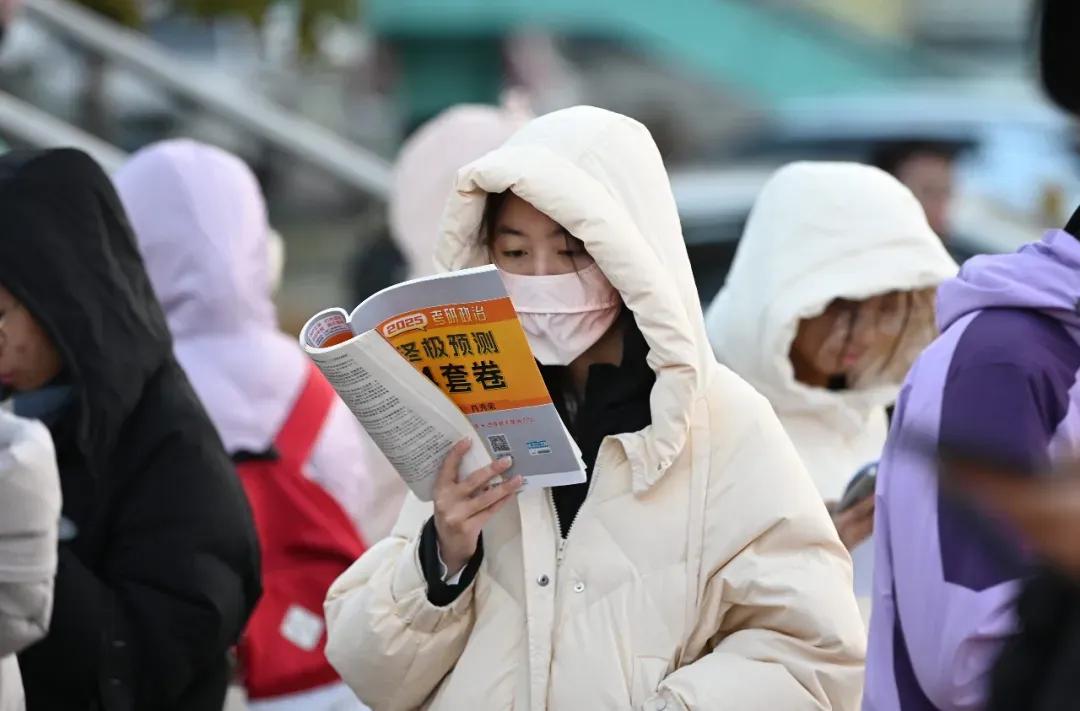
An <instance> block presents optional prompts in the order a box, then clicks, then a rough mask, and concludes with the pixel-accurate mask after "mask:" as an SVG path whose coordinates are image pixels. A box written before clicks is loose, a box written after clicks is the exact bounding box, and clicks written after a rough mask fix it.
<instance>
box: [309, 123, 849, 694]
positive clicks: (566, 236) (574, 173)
mask: <svg viewBox="0 0 1080 711" xmlns="http://www.w3.org/2000/svg"><path fill="white" fill-rule="evenodd" d="M437 259H438V261H439V262H440V263H441V265H442V266H443V267H444V268H446V269H460V268H464V267H468V266H476V265H480V264H485V263H489V262H494V263H495V264H496V266H498V267H499V269H500V270H501V272H502V275H503V278H504V281H505V283H506V285H507V289H508V291H509V292H510V296H511V299H512V300H513V302H514V305H515V308H516V309H517V310H518V312H519V316H520V318H521V321H522V325H523V326H524V328H525V330H526V332H527V334H528V336H529V341H530V345H531V346H532V350H533V354H534V356H535V357H536V359H537V360H538V361H539V362H540V363H541V366H542V369H543V371H544V376H545V380H546V382H547V384H548V387H549V390H550V392H551V395H552V397H553V399H554V401H555V403H556V406H557V407H558V409H559V412H560V414H561V415H562V417H563V420H564V422H565V424H566V426H567V428H568V430H569V431H570V432H571V434H572V435H573V436H574V439H575V441H576V442H577V444H578V446H579V447H580V449H581V452H582V458H583V460H584V462H585V464H586V467H587V473H588V481H587V482H586V483H585V484H580V485H572V486H566V487H559V488H556V489H550V490H543V489H530V490H526V491H523V492H521V493H520V494H518V495H515V493H516V492H518V491H519V489H520V481H519V479H518V478H515V477H514V476H513V474H514V471H513V464H512V463H510V462H509V461H508V460H500V461H499V462H497V463H494V464H492V465H490V466H487V467H484V468H482V469H480V470H478V471H475V472H462V471H459V464H460V461H461V457H462V454H463V453H464V446H459V447H458V448H457V449H456V450H455V451H454V452H453V453H452V454H451V455H450V456H449V457H448V458H447V460H446V461H445V463H444V465H443V469H442V472H441V473H440V476H439V481H438V483H437V485H436V489H435V495H434V504H433V505H432V504H423V503H421V502H419V501H418V500H417V499H415V497H413V496H410V497H409V498H408V499H407V501H406V504H405V507H404V509H403V511H402V514H401V517H400V519H399V520H398V523H397V526H396V527H395V530H394V533H393V534H392V535H391V536H390V537H389V538H388V539H386V540H384V541H382V542H380V543H379V544H377V545H375V546H374V547H372V548H371V549H370V550H369V551H368V552H367V553H366V554H365V555H364V556H363V557H362V558H361V559H360V560H359V561H358V562H357V563H356V564H355V565H354V566H353V567H352V568H350V570H349V571H347V572H346V573H345V574H344V575H343V576H342V577H341V578H340V579H339V580H338V581H337V582H336V583H335V584H334V586H333V587H332V588H331V590H330V593H329V597H328V600H327V606H326V611H327V619H328V633H329V641H328V644H327V656H328V658H329V659H330V660H331V662H332V663H333V664H334V665H335V667H336V668H337V669H338V671H339V672H340V673H341V675H342V677H343V678H344V679H345V680H346V682H347V683H348V684H349V685H350V686H351V687H352V688H353V689H354V690H355V691H356V692H357V694H358V695H359V696H360V697H361V699H362V700H364V701H365V702H366V703H367V704H368V705H369V706H371V707H372V708H373V709H376V710H377V711H380V710H382V709H413V708H421V707H422V708H428V709H433V710H436V711H437V710H442V709H447V710H450V709H467V708H468V709H507V708H518V709H525V708H528V709H534V710H537V711H538V710H539V709H546V708H552V709H606V708H613V709H614V708H619V709H625V708H634V709H711V708H720V707H730V708H777V709H785V710H786V709H854V708H856V705H857V703H858V698H859V694H860V689H861V677H862V658H863V642H862V637H863V630H862V625H861V623H860V621H859V615H858V611H857V608H856V605H855V600H854V596H853V595H852V593H851V587H850V586H851V570H850V562H849V560H848V557H847V554H846V552H845V550H844V548H843V546H842V544H841V543H840V541H839V539H838V537H837V535H836V531H835V529H834V527H833V526H832V523H831V522H830V520H829V517H828V514H827V513H826V512H825V509H824V507H823V506H822V505H821V502H820V497H818V495H817V493H816V491H815V490H814V486H813V483H812V482H811V481H810V479H809V477H808V476H807V474H806V472H805V471H804V469H803V468H802V465H801V464H800V462H799V459H798V456H797V454H796V453H795V450H794V448H793V447H792V445H791V443H790V442H789V441H788V439H787V437H786V435H785V434H784V433H783V430H782V428H781V426H780V424H779V423H778V422H777V420H776V418H775V416H774V415H773V414H772V411H771V409H770V408H769V405H768V403H767V402H766V401H765V400H764V399H763V398H761V397H760V396H759V395H757V394H756V393H754V391H753V390H752V389H751V388H750V387H749V386H747V385H746V384H745V383H743V382H742V381H741V380H739V379H738V378H737V377H736V376H734V375H733V374H732V373H731V372H730V371H728V370H726V369H724V368H722V367H720V366H719V365H717V364H716V362H715V360H714V358H713V356H712V353H711V350H710V347H709V344H708V341H707V338H706V336H705V329H704V324H703V321H702V315H701V309H700V306H699V303H698V299H697V292H696V289H695V287H694V280H693V276H692V274H691V271H690V265H689V261H688V259H687V255H686V249H685V247H684V245H683V241H682V235H681V231H680V227H679V221H678V216H677V214H676V210H675V204H674V200H673V198H672V196H671V190H670V187H669V185H668V178H667V175H666V173H665V171H664V167H663V164H662V161H661V159H660V155H659V153H658V151H657V149H656V146H655V144H654V143H653V141H652V139H651V137H650V136H649V134H648V132H647V131H646V129H645V128H644V127H643V126H641V125H640V124H638V123H637V122H635V121H633V120H631V119H629V118H627V117H624V116H620V115H618V114H613V113H610V112H607V111H602V110H600V109H595V108H590V107H577V108H574V109H567V110H564V111H558V112H555V113H553V114H549V115H547V116H544V117H541V118H538V119H536V120H534V121H532V122H531V123H530V124H528V125H527V126H526V127H525V128H523V129H522V130H521V131H520V132H519V133H518V134H516V135H515V137H514V138H512V139H511V140H510V141H509V142H508V143H507V144H506V145H505V146H503V147H502V148H499V149H497V150H496V151H494V152H492V153H490V154H488V155H487V156H485V157H484V158H482V159H480V160H478V161H476V162H474V163H473V164H471V165H469V166H468V167H466V168H465V169H463V170H462V171H461V172H460V173H459V176H458V184H457V193H456V194H455V196H454V197H452V198H451V201H450V203H449V205H448V208H447V212H446V214H445V217H444V222H443V235H442V241H441V244H440V247H439V251H438V254H437ZM459 479H460V480H459Z"/></svg>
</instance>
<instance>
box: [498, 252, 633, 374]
mask: <svg viewBox="0 0 1080 711" xmlns="http://www.w3.org/2000/svg"><path fill="white" fill-rule="evenodd" d="M499 275H500V276H501V277H502V280H503V283H504V284H505V285H506V290H507V292H509V294H510V300H511V301H512V302H514V308H515V309H516V310H517V312H518V317H519V318H520V319H521V325H522V327H523V328H524V329H525V335H527V336H528V337H529V346H530V347H531V348H532V351H533V355H534V356H536V359H537V360H538V361H540V362H541V363H543V364H544V365H569V364H570V363H571V362H572V361H573V360H574V359H575V358H577V357H578V356H579V355H581V354H582V353H584V352H585V351H587V350H588V349H589V347H590V346H591V345H593V344H594V343H596V342H597V341H599V340H600V337H601V336H603V335H604V334H605V333H607V330H608V329H609V328H611V325H612V324H613V323H615V319H617V318H618V317H619V311H620V310H621V309H622V299H621V298H620V297H619V292H618V290H617V289H616V288H615V287H613V286H612V285H611V282H609V281H608V280H607V277H605V276H604V274H603V272H601V271H600V267H598V266H596V265H595V264H592V265H590V266H588V267H586V268H585V269H582V270H581V271H578V272H570V273H568V274H552V275H546V276H526V275H524V274H511V273H509V272H506V271H503V270H501V269H500V270H499Z"/></svg>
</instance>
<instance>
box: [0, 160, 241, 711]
mask: <svg viewBox="0 0 1080 711" xmlns="http://www.w3.org/2000/svg"><path fill="white" fill-rule="evenodd" d="M0 224H3V225H4V230H3V236H2V237H0V284H2V285H3V286H5V287H6V288H7V289H8V290H10V291H11V292H12V294H14V296H15V297H16V298H18V299H19V300H20V301H21V302H22V304H23V305H24V306H25V307H26V308H27V309H28V310H29V312H30V314H31V315H32V316H33V317H34V318H35V320H36V321H37V322H38V323H39V324H40V325H41V326H42V327H43V328H44V329H45V331H46V333H48V335H49V336H50V337H51V338H52V340H53V342H54V343H55V344H56V345H57V347H58V349H59V351H60V354H61V356H62V358H63V362H64V373H63V375H62V376H61V377H62V378H63V379H64V380H65V381H66V382H68V383H70V384H71V385H72V386H73V389H74V397H73V398H72V400H71V402H70V403H69V405H68V406H67V407H66V409H65V410H64V412H63V413H62V414H61V415H60V417H59V419H58V420H57V421H56V422H55V423H54V424H52V425H51V430H52V433H53V438H54V440H55V443H56V449H57V458H58V461H59V465H60V477H61V486H62V489H63V496H64V505H63V514H64V518H65V519H67V522H65V524H64V525H62V526H61V530H62V532H63V531H65V530H66V531H67V533H68V540H65V541H62V542H61V543H60V558H59V568H58V571H57V576H56V592H55V601H54V609H53V616H52V623H51V626H50V630H49V634H48V636H47V637H46V638H45V640H44V641H42V642H41V643H39V644H37V645H35V646H33V647H31V648H30V649H28V650H27V651H26V652H24V653H23V654H22V655H20V657H19V662H20V666H21V668H22V674H23V681H24V685H25V687H26V696H27V703H28V708H29V709H30V711H35V710H37V709H41V710H43V711H45V710H47V711H64V710H65V709H79V710H84V709H108V710H109V711H114V710H115V711H122V710H123V711H126V710H128V709H140V710H141V709H161V710H162V711H167V710H170V709H185V710H188V709H190V710H195V711H197V710H201V709H206V710H207V711H210V710H211V709H213V711H220V709H221V706H222V701H223V698H224V694H225V685H226V682H227V680H228V674H229V671H228V664H227V657H226V654H227V649H228V647H229V646H230V645H232V644H233V643H234V642H235V641H236V640H237V638H238V636H239V634H240V632H241V630H242V628H243V626H244V624H245V622H246V621H247V618H248V615H249V614H250V612H251V610H252V608H253V607H254V605H255V602H256V600H257V598H258V596H259V563H258V544H257V542H256V537H255V530H254V526H253V523H252V519H251V512H250V510H249V508H248V505H247V502H246V499H245V498H244V495H243V491H242V490H241V488H240V485H239V483H238V481H237V478H236V476H235V474H234V470H233V467H232V464H231V462H230V461H229V458H228V457H227V456H226V454H225V452H224V450H223V448H222V445H221V442H220V441H219V439H218V437H217V434H216V432H215V430H214V428H213V426H212V425H211V423H210V421H209V419H208V418H207V416H206V413H205V412H204V411H203V408H202V406H201V405H200V404H199V402H198V400H197V399H196V397H195V394H194V391H193V390H192V389H191V386H190V385H189V384H188V382H187V379H186V378H185V376H184V375H183V373H182V371H181V369H180V367H179V366H178V365H177V363H176V361H175V359H174V358H173V355H172V346H171V342H170V338H169V334H168V329H167V326H166V323H165V318H164V316H163V314H162V312H161V309H160V307H159V306H158V303H157V301H156V299H155V298H154V295H153V292H152V290H151V287H150V282H149V280H148V279H147V276H146V273H145V271H144V269H143V265H142V261H141V259H140V257H139V254H138V251H137V249H136V247H135V241H134V238H133V236H132V233H131V229H130V227H129V226H128V222H127V218H126V216H125V214H124V211H123V208H122V207H121V205H120V202H119V200H118V198H117V196H116V193H115V192H114V190H113V187H112V184H111V183H110V182H109V179H108V178H107V177H106V176H105V174H104V173H103V172H102V171H101V168H99V167H98V165H97V164H96V163H94V162H93V161H92V160H90V159H89V158H88V157H87V156H86V155H84V154H82V153H80V152H78V151H74V150H56V151H44V152H12V153H8V154H7V155H5V156H3V157H2V158H0ZM62 537H63V533H62Z"/></svg>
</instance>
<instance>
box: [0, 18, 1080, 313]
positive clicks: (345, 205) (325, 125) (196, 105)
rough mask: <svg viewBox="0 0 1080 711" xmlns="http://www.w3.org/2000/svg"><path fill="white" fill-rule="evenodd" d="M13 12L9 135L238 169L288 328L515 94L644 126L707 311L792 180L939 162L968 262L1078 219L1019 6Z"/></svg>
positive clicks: (1058, 117)
mask: <svg viewBox="0 0 1080 711" xmlns="http://www.w3.org/2000/svg"><path fill="white" fill-rule="evenodd" d="M16 1H17V2H20V3H21V7H18V8H16V9H15V10H14V12H13V14H12V19H10V20H9V21H8V22H7V27H6V31H5V34H4V41H3V47H2V51H0V137H2V139H3V140H4V141H5V142H6V143H7V144H8V145H10V146H29V145H58V144H65V143H66V144H70V143H75V144H77V145H82V146H84V147H86V148H88V149H89V150H90V151H91V152H93V153H94V154H95V155H96V156H98V158H99V159H100V160H101V161H102V162H104V163H105V164H106V165H107V167H114V166H115V165H116V163H118V162H119V161H122V160H123V157H124V156H125V155H126V154H127V153H128V152H130V151H132V150H134V149H136V148H138V147H140V146H141V145H144V144H146V143H148V142H150V141H153V140H157V139H161V138H165V137H170V136H177V135H186V136H192V137H195V138H199V139H202V140H205V141H209V142H212V143H216V144H218V145H221V146H223V147H225V148H227V149H230V150H233V151H235V152H237V153H239V154H240V155H242V156H244V157H245V158H246V159H247V160H248V161H249V162H250V163H251V164H252V165H253V167H254V168H255V169H256V172H257V173H258V175H259V177H260V180H261V181H262V184H263V187H264V189H265V191H266V193H267V196H268V202H269V205H270V209H271V215H272V219H273V221H274V223H275V225H276V226H277V228H278V230H279V231H280V232H281V233H282V234H283V235H284V236H285V239H286V243H287V252H288V261H287V266H286V278H285V282H284V285H283V288H282V291H281V293H280V297H279V298H280V301H281V307H282V318H283V320H284V322H285V326H286V327H287V328H289V329H291V330H296V329H297V327H298V325H299V324H300V323H301V322H302V321H303V320H304V319H305V318H306V317H307V316H308V315H310V314H311V313H313V312H314V311H315V310H317V309H319V308H322V307H324V306H326V305H328V304H332V303H345V302H349V301H351V300H353V299H354V298H358V297H359V296H361V295H363V294H364V293H369V292H370V290H371V289H372V288H375V287H376V286H378V284H376V283H374V281H372V278H371V276H370V275H371V274H372V270H371V269H364V268H357V266H356V265H358V264H360V265H362V264H363V262H364V260H365V259H367V258H368V257H370V256H371V255H373V254H381V245H385V243H386V238H385V233H386V214H385V212H386V197H387V191H388V183H389V166H390V164H391V162H392V160H393V158H394V155H395V153H396V150H397V148H398V146H399V145H400V143H401V141H402V140H403V139H404V138H405V137H406V136H408V135H409V133H410V132H411V131H413V130H414V129H415V128H416V127H417V126H418V125H420V124H421V123H423V122H424V121H425V120H427V119H429V118H431V117H433V116H434V115H436V114H437V113H438V112H439V111H441V110H442V109H444V108H447V107H449V106H451V105H454V104H457V103H461V102H479V103H498V102H499V101H500V100H501V99H502V97H504V96H505V93H506V92H507V91H508V90H510V89H513V90H515V91H516V92H518V93H519V94H520V95H522V96H524V97H525V98H526V100H527V101H528V102H529V104H531V106H532V109H533V111H535V112H537V113H542V112H546V111H549V110H552V109H556V108H560V107H563V106H568V105H572V104H576V103H590V104H595V105H598V106H603V107H606V108H610V109H613V110H615V111H619V112H622V113H625V114H629V115H631V116H633V117H635V118H637V119H639V120H641V121H642V122H644V123H645V124H646V125H647V126H649V128H650V129H651V130H652V132H653V134H654V136H655V137H656V140H657V142H658V144H659V146H660V148H661V150H662V152H663V153H664V155H665V160H666V161H667V164H668V167H669V170H670V171H671V173H672V177H673V188H674V191H675V194H676V199H677V201H678V204H679V207H680V210H681V212H682V216H683V220H684V233H685V237H686V240H687V244H688V246H689V247H690V251H691V257H692V260H693V263H694V268H695V272H696V274H697V277H698V280H699V286H700V288H701V292H702V296H703V299H705V300H707V299H709V298H711V296H712V294H713V293H715V291H716V290H717V289H718V288H719V287H720V285H721V284H722V282H723V278H724V273H725V271H726V269H727V265H728V263H729V261H730V259H731V256H732V254H733V251H734V244H735V242H736V240H737V239H738V236H739V234H740V231H741V228H742V225H743V223H744V221H745V219H746V217H747V213H748V211H749V209H750V207H751V205H752V203H753V200H754V197H755V196H756V193H757V191H758V189H759V188H760V187H761V185H762V184H763V182H764V181H765V180H766V179H767V177H768V176H769V174H770V173H771V171H772V170H773V169H775V168H776V167H777V166H778V165H780V164H782V163H784V162H787V161H789V160H795V159H799V158H813V159H830V158H835V159H849V160H860V161H867V162H870V161H875V160H879V159H880V157H881V155H883V151H885V152H886V153H887V152H888V150H889V149H890V148H891V149H897V150H899V149H902V148H904V147H905V146H906V147H908V148H909V149H910V150H912V151H914V152H915V154H918V155H922V156H926V155H927V154H928V153H930V154H932V156H931V157H933V156H937V159H939V160H938V164H936V165H938V167H937V168H935V167H934V166H933V165H931V164H930V163H926V164H925V165H921V167H916V166H915V165H914V164H911V165H910V166H909V167H910V170H909V171H908V172H911V173H912V174H913V175H915V174H917V173H918V174H922V173H927V174H928V177H927V178H926V179H927V180H929V181H931V182H933V181H935V180H936V181H937V183H942V182H943V181H944V182H947V183H951V185H952V189H953V192H952V199H951V201H950V202H949V205H948V210H947V213H948V214H947V217H946V218H945V220H944V222H943V226H941V227H939V231H940V232H943V233H945V234H944V235H943V236H946V237H947V238H948V243H949V245H950V247H951V248H952V249H953V250H954V251H956V252H957V254H958V255H960V256H966V255H969V254H972V253H976V252H980V251H998V250H1010V249H1012V248H1014V247H1015V246H1016V245H1018V244H1020V243H1022V242H1024V241H1028V240H1031V239H1034V238H1035V237H1037V235H1038V234H1039V231H1040V230H1041V229H1042V228H1044V227H1047V226H1056V225H1060V224H1061V223H1062V222H1063V221H1064V220H1065V218H1066V216H1067V214H1068V213H1071V211H1072V209H1073V208H1074V207H1075V206H1076V204H1077V203H1080V163H1078V156H1077V144H1076V131H1075V126H1074V125H1073V124H1072V123H1071V121H1070V120H1069V119H1067V118H1066V117H1064V116H1063V115H1062V114H1061V113H1059V112H1058V111H1057V110H1056V109H1055V108H1052V107H1051V106H1050V105H1049V103H1048V102H1047V101H1046V100H1045V99H1044V98H1043V96H1042V95H1041V94H1040V92H1039V90H1038V89H1037V88H1036V82H1035V80H1034V76H1035V69H1034V59H1033V57H1034V52H1033V47H1032V37H1033V28H1034V18H1033V17H1031V13H1032V7H1031V4H1032V3H1031V2H1030V0H948V2H941V1H940V0H709V1H708V2H702V1H701V0H669V1H668V2H664V3H659V2H655V1H649V0H544V1H543V2H537V1H536V0H82V1H81V3H76V2H73V1H72V0H0V5H4V4H5V3H9V4H10V3H13V2H16ZM919 150H921V151H922V153H919ZM906 160H907V158H904V159H903V160H902V161H900V162H899V163H898V164H897V165H900V166H901V167H900V168H897V170H908V168H905V167H903V166H904V165H907V164H906V163H905V162H904V161H906ZM894 162H895V161H894ZM924 169H925V170H924ZM934 171H936V172H934ZM917 178H918V176H916V177H913V178H912V180H916V179H917ZM918 179H921V178H918ZM915 187H916V186H915V185H913V189H915ZM927 189H928V190H937V193H938V194H939V195H940V193H941V190H942V188H941V186H940V185H936V187H932V188H927ZM916 192H917V193H918V192H919V190H918V189H916ZM372 250H374V251H372ZM379 258H380V259H382V258H384V257H382V256H380V257H379ZM376 271H377V272H378V271H379V270H376ZM382 271H386V270H382Z"/></svg>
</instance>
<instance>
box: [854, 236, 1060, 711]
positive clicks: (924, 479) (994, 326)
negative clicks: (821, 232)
mask: <svg viewBox="0 0 1080 711" xmlns="http://www.w3.org/2000/svg"><path fill="white" fill-rule="evenodd" d="M937 320H938V326H939V328H940V330H941V335H940V337H939V338H938V339H937V340H936V341H935V342H934V343H933V344H932V345H931V346H930V347H929V348H928V349H927V350H926V351H925V352H924V353H923V355H922V356H921V357H920V358H919V360H918V361H917V362H916V364H915V366H914V367H913V368H912V370H911V373H910V374H909V375H908V378H907V382H906V383H905V385H904V387H903V389H902V390H901V393H900V397H899V400H898V402H897V408H896V414H895V418H894V420H893V425H892V431H891V433H890V437H889V442H888V444H887V445H886V449H885V452H884V455H883V458H882V462H881V467H880V470H879V475H878V484H877V504H876V507H877V515H876V521H875V531H876V532H877V536H876V537H877V548H876V559H877V565H876V570H875V579H874V602H873V604H874V615H873V619H872V620H871V623H870V641H869V650H868V657H867V669H866V689H865V696H864V706H863V709H864V711H974V710H978V709H983V708H984V707H985V704H986V703H987V693H988V689H989V685H990V677H991V671H992V669H993V665H994V663H995V661H996V659H997V657H998V654H999V652H1000V651H1001V648H1002V646H1003V644H1004V643H1005V641H1006V640H1008V639H1009V637H1010V636H1011V635H1013V634H1014V633H1015V630H1016V626H1017V625H1016V599H1017V595H1018V593H1019V590H1020V587H1021V584H1022V581H1023V580H1024V578H1025V577H1026V575H1027V574H1028V572H1029V571H1028V567H1027V565H1026V563H1025V561H1024V555H1023V554H1022V553H1021V551H1020V549H1021V547H1022V546H1021V545H1020V544H1019V543H1018V542H1011V541H1012V540H1013V539H1012V537H1011V536H1010V535H1008V534H1004V533H1002V532H1001V531H1000V530H997V529H993V530H991V528H990V527H988V526H986V525H985V524H982V523H977V521H978V520H979V519H977V518H976V517H974V516H971V515H969V514H968V513H967V509H966V508H964V507H962V506H961V505H959V504H957V503H956V500H955V499H954V498H952V497H950V496H948V495H947V494H946V493H945V492H944V491H943V490H942V487H941V481H940V479H939V476H938V471H937V467H936V465H935V458H934V457H932V456H927V454H928V452H927V445H928V444H929V445H931V446H933V445H934V444H935V443H936V444H937V445H938V446H945V447H949V448H958V449H961V450H966V451H973V450H974V451H978V452H979V453H981V454H983V455H989V456H991V457H994V458H996V459H998V460H1000V461H1002V462H1004V463H1008V464H1009V465H1010V466H1015V467H1018V468H1022V469H1024V470H1028V471H1042V470H1045V469H1046V468H1048V466H1049V463H1050V462H1051V461H1053V460H1056V459H1059V458H1071V457H1075V456H1076V453H1077V452H1078V451H1080V448H1078V447H1077V444H1078V439H1080V413H1078V410H1077V408H1078V406H1080V387H1077V386H1078V385H1080V383H1078V380H1077V371H1078V369H1080V241H1078V240H1077V239H1076V238H1075V237H1073V236H1072V234H1070V233H1069V232H1066V231H1063V230H1056V231H1052V232H1049V233H1048V234H1047V235H1046V236H1045V237H1044V238H1043V239H1042V240H1041V241H1039V242H1035V243H1032V244H1029V245H1026V246H1024V247H1023V248H1021V249H1020V251H1019V252H1017V253H1015V254H1008V255H994V256H981V257H975V258H973V259H971V260H970V261H968V262H967V263H966V264H965V265H964V267H963V268H962V269H961V271H960V275H959V276H958V277H957V278H956V279H953V280H951V281H949V282H946V283H945V284H943V285H942V286H941V287H939V289H938V303H937Z"/></svg>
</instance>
